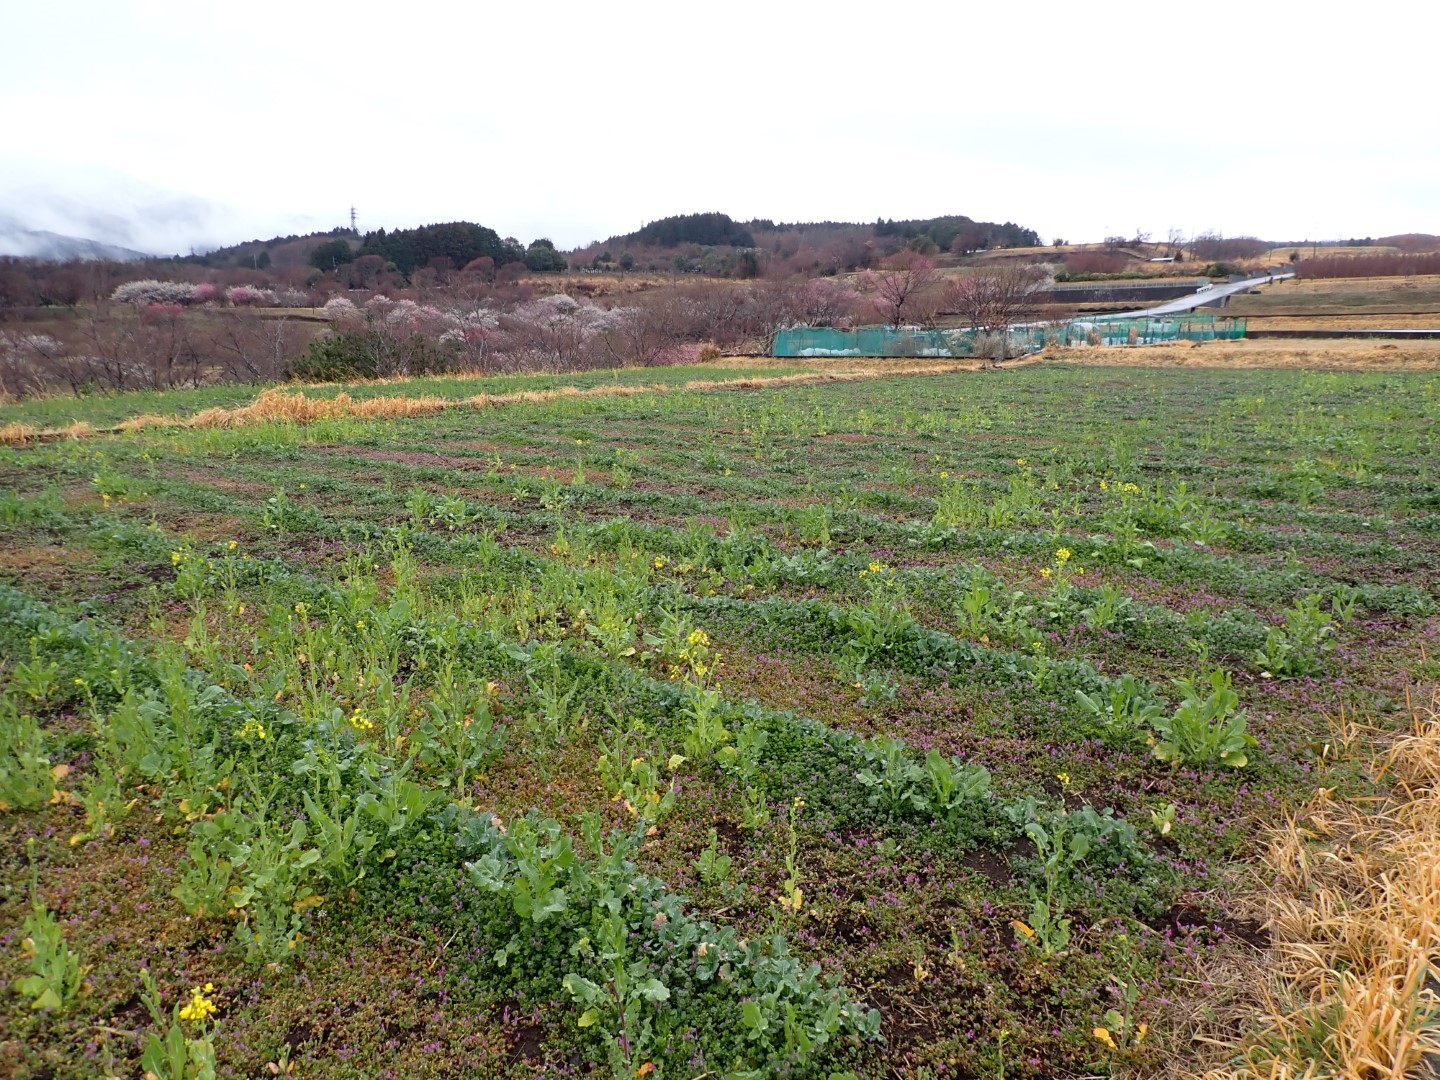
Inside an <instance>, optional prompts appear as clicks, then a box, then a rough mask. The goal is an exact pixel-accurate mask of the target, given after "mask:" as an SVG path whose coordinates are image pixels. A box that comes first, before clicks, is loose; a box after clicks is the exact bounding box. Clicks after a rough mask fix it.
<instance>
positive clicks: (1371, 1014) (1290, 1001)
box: [1207, 694, 1440, 1080]
mask: <svg viewBox="0 0 1440 1080" xmlns="http://www.w3.org/2000/svg"><path fill="white" fill-rule="evenodd" d="M1437 710H1440V694H1437V695H1436V696H1435V697H1434V698H1432V700H1431V702H1430V704H1429V706H1428V707H1426V708H1424V709H1416V710H1414V711H1413V727H1412V730H1411V731H1410V732H1409V733H1407V734H1405V735H1403V736H1401V737H1400V738H1398V739H1396V740H1394V742H1393V743H1392V745H1391V746H1390V747H1389V749H1388V750H1387V751H1384V752H1383V753H1381V754H1379V756H1378V757H1375V758H1373V760H1372V762H1371V772H1372V773H1373V775H1374V778H1375V779H1376V781H1377V782H1379V783H1382V784H1385V785H1387V787H1388V791H1387V793H1386V794H1385V795H1384V796H1383V797H1377V798H1376V799H1373V800H1356V801H1349V802H1346V801H1340V800H1336V799H1334V798H1333V797H1332V793H1331V792H1330V791H1329V790H1327V789H1323V788H1322V789H1321V790H1319V791H1318V792H1317V793H1316V794H1315V796H1314V798H1313V799H1311V801H1310V803H1309V804H1308V805H1307V806H1306V807H1305V808H1304V809H1303V810H1302V811H1301V812H1300V813H1299V814H1297V815H1296V816H1295V817H1294V818H1293V819H1291V820H1289V821H1287V822H1285V823H1284V824H1283V825H1282V826H1281V827H1280V828H1278V829H1277V830H1276V831H1275V833H1274V835H1273V836H1272V838H1271V841H1270V845H1269V850H1268V852H1267V854H1266V858H1265V875H1266V877H1267V878H1268V881H1269V884H1268V887H1267V889H1266V907H1267V912H1268V923H1269V926H1270V928H1271V934H1272V939H1273V945H1272V948H1271V950H1270V955H1269V956H1268V957H1266V966H1265V972H1266V974H1265V977H1264V979H1263V981H1262V982H1261V985H1260V986H1259V987H1258V988H1257V990H1256V992H1255V994H1254V999H1255V1006H1256V1010H1257V1013H1258V1015H1259V1017H1260V1024H1259V1030H1258V1032H1257V1033H1256V1034H1255V1035H1254V1036H1253V1037H1252V1038H1251V1039H1250V1040H1249V1041H1248V1043H1247V1045H1245V1046H1244V1047H1243V1048H1241V1050H1242V1057H1241V1060H1242V1061H1243V1064H1241V1065H1240V1066H1238V1067H1230V1068H1227V1069H1224V1070H1218V1071H1214V1072H1211V1073H1209V1074H1207V1077H1208V1080H1241V1078H1256V1077H1265V1078H1272V1080H1304V1078H1308V1077H1320V1076H1325V1077H1332V1076H1333V1077H1342V1078H1345V1080H1403V1078H1404V1077H1407V1076H1410V1075H1412V1074H1413V1071H1414V1070H1415V1069H1416V1068H1417V1067H1418V1066H1419V1065H1421V1063H1422V1062H1423V1061H1425V1060H1426V1059H1427V1057H1429V1056H1430V1055H1435V1054H1437V1053H1440V1026H1437V1024H1436V1021H1437V1018H1440V996H1437V994H1436V992H1435V991H1436V985H1437V984H1436V982H1435V980H1434V978H1433V976H1432V974H1431V971H1432V968H1433V966H1434V964H1435V963H1436V961H1437V960H1440V712H1437ZM1376 738H1377V733H1375V732H1373V731H1369V730H1367V729H1363V728H1361V727H1359V726H1358V725H1356V724H1354V723H1345V722H1341V723H1339V724H1337V725H1335V734H1334V738H1332V740H1331V743H1330V747H1329V749H1330V750H1331V751H1333V752H1335V753H1337V754H1340V755H1347V756H1360V757H1364V756H1365V755H1366V747H1367V746H1373V745H1374V741H1375V739H1376Z"/></svg>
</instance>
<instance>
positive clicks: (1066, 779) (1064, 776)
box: [1055, 772, 1070, 787]
mask: <svg viewBox="0 0 1440 1080" xmlns="http://www.w3.org/2000/svg"><path fill="white" fill-rule="evenodd" d="M1055 779H1056V780H1059V781H1060V783H1062V784H1064V785H1065V786H1066V787H1069V786H1070V774H1069V773H1068V772H1057V773H1056V774H1055Z"/></svg>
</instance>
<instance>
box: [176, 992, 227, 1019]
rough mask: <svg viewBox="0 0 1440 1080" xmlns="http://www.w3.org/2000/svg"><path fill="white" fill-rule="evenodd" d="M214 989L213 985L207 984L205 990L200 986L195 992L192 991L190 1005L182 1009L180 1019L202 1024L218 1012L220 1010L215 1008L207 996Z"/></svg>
mask: <svg viewBox="0 0 1440 1080" xmlns="http://www.w3.org/2000/svg"><path fill="white" fill-rule="evenodd" d="M214 989H215V987H214V986H213V985H212V984H211V983H206V984H205V989H204V990H202V989H200V988H199V987H198V986H197V987H196V988H195V989H194V990H191V991H190V1003H189V1004H188V1005H185V1006H183V1007H182V1008H181V1009H180V1019H181V1020H193V1021H195V1022H196V1023H200V1022H201V1021H204V1020H207V1019H208V1018H210V1017H211V1016H213V1015H214V1014H215V1013H216V1012H218V1011H219V1010H218V1009H217V1008H216V1007H215V1002H214V1001H213V1000H211V999H210V998H208V997H206V996H205V995H206V993H208V992H211V991H213V990H214Z"/></svg>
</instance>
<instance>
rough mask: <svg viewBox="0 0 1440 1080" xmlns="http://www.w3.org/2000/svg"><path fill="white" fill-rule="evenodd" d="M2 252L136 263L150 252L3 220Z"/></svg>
mask: <svg viewBox="0 0 1440 1080" xmlns="http://www.w3.org/2000/svg"><path fill="white" fill-rule="evenodd" d="M0 255H16V256H19V257H21V258H27V259H45V260H48V261H51V262H66V261H68V260H70V259H111V260H113V261H115V262H132V261H134V260H136V259H148V258H150V254H149V253H148V252H144V251H136V250H135V249H134V248H127V247H121V246H120V245H119V244H105V243H102V242H101V241H99V240H90V239H88V238H86V237H83V236H65V235H64V234H63V233H54V232H49V231H47V230H45V229H26V228H22V227H21V226H20V224H19V223H18V222H14V221H8V220H5V219H0Z"/></svg>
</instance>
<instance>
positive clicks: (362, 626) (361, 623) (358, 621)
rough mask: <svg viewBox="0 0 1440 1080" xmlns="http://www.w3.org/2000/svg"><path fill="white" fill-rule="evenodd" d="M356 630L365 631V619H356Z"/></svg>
mask: <svg viewBox="0 0 1440 1080" xmlns="http://www.w3.org/2000/svg"><path fill="white" fill-rule="evenodd" d="M355 629H356V630H364V629H365V620H364V619H356V620H355Z"/></svg>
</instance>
